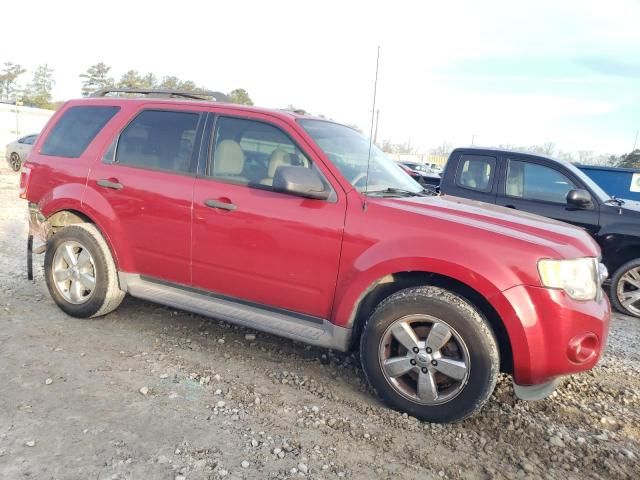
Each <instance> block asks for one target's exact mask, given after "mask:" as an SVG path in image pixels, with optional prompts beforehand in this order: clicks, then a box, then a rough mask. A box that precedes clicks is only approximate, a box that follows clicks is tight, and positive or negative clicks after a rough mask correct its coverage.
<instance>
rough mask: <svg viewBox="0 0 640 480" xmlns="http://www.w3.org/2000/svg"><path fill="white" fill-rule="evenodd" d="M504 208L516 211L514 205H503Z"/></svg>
mask: <svg viewBox="0 0 640 480" xmlns="http://www.w3.org/2000/svg"><path fill="white" fill-rule="evenodd" d="M505 207H507V208H513V209H514V210H517V208H516V207H515V205H505Z"/></svg>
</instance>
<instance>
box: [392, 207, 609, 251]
mask: <svg viewBox="0 0 640 480" xmlns="http://www.w3.org/2000/svg"><path fill="white" fill-rule="evenodd" d="M383 202H384V204H385V206H387V207H389V208H394V209H399V210H403V211H405V212H411V213H413V214H416V215H420V216H423V217H430V218H432V219H434V220H435V219H440V220H442V221H445V222H454V223H456V224H460V225H464V226H467V227H469V229H475V230H482V231H484V232H492V233H495V234H498V235H502V236H506V237H510V238H513V239H515V240H519V241H522V242H526V243H529V244H535V245H539V246H541V247H544V248H545V249H547V251H548V249H551V250H553V251H554V252H556V254H557V255H555V257H556V258H576V257H583V256H589V257H597V256H599V255H600V248H599V247H598V245H597V243H596V242H595V240H593V239H592V238H591V236H590V235H589V234H588V233H587V232H586V231H585V230H584V229H582V228H579V227H576V226H573V225H570V224H568V223H564V222H558V221H556V220H552V219H549V218H546V217H541V216H539V215H534V214H531V213H526V212H521V211H518V210H513V209H510V208H505V207H500V206H497V205H493V204H489V203H484V202H478V201H475V200H469V199H466V198H460V197H453V196H450V195H440V196H433V197H408V198H393V199H391V198H387V199H384V200H383ZM470 234H472V232H470Z"/></svg>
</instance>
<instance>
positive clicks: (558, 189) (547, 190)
mask: <svg viewBox="0 0 640 480" xmlns="http://www.w3.org/2000/svg"><path fill="white" fill-rule="evenodd" d="M573 188H576V186H575V185H574V183H573V182H572V181H571V180H569V179H568V178H567V177H566V176H564V175H563V174H562V173H560V172H558V171H557V170H554V169H553V168H549V167H545V166H544V165H538V164H536V163H530V162H521V161H519V160H509V169H508V172H507V181H506V185H505V193H506V194H507V195H508V196H510V197H519V198H522V199H524V200H542V201H546V202H553V203H566V201H567V193H569V190H571V189H573Z"/></svg>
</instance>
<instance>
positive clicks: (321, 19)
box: [0, 0, 640, 154]
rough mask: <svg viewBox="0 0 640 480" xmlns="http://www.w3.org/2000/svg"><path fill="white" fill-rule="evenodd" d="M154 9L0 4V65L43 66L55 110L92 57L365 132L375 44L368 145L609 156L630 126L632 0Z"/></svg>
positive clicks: (635, 121) (638, 30)
mask: <svg viewBox="0 0 640 480" xmlns="http://www.w3.org/2000/svg"><path fill="white" fill-rule="evenodd" d="M163 4H164V2H160V1H156V2H143V1H132V0H129V1H126V2H125V1H120V0H116V1H110V2H96V1H91V0H85V1H82V2H52V1H29V0H21V1H20V2H18V1H11V2H9V1H5V2H3V5H2V18H3V22H2V24H3V26H2V38H3V39H2V41H0V62H2V63H4V62H5V61H9V60H10V61H13V62H18V63H21V64H23V65H24V66H25V67H27V68H29V69H33V68H35V67H36V66H37V65H38V64H42V63H48V64H49V65H50V66H52V67H54V68H55V79H56V86H55V90H54V97H55V99H68V98H72V97H78V96H79V95H80V79H79V78H78V75H79V74H80V73H81V72H82V71H84V70H86V68H87V67H88V66H90V65H91V64H94V63H97V62H99V61H103V62H105V63H107V64H108V65H111V66H112V67H113V68H112V73H113V75H114V76H115V77H116V78H118V77H119V76H120V75H122V74H123V73H124V72H125V71H126V70H129V69H136V70H138V71H139V72H141V73H146V72H153V73H154V74H156V75H157V76H159V77H162V76H164V75H176V76H178V77H180V78H182V79H185V80H193V81H195V82H196V83H198V84H200V85H204V86H206V87H209V88H211V89H214V90H220V91H224V92H228V91H230V90H232V89H234V88H237V87H242V88H245V89H247V90H248V91H249V94H250V95H251V97H252V98H253V100H254V101H255V103H256V104H257V105H261V106H267V107H278V108H281V107H285V106H287V105H288V104H293V105H295V106H297V107H301V108H304V109H306V110H308V111H310V112H313V113H316V114H324V115H325V116H328V117H331V118H333V119H335V120H337V121H341V122H344V123H350V124H356V125H358V126H360V128H362V129H363V130H364V131H366V132H368V130H369V122H370V111H371V100H372V91H373V78H374V71H375V55H376V47H377V45H380V46H381V54H380V76H379V84H378V105H377V107H378V108H379V109H380V124H379V138H391V139H392V140H393V141H395V142H405V141H407V140H408V139H411V143H412V144H413V145H416V146H417V147H419V148H420V149H422V150H426V149H428V148H431V147H435V146H437V145H438V144H440V143H442V142H443V141H449V142H452V143H453V144H454V145H465V144H469V143H470V142H471V137H472V135H473V136H475V143H476V144H481V145H498V144H515V145H531V144H537V143H544V142H555V143H556V145H557V146H558V148H560V149H562V150H574V151H577V150H593V151H596V152H601V153H604V152H611V153H617V154H619V153H624V152H627V151H629V150H630V149H631V148H632V146H633V142H634V136H635V132H636V130H637V129H640V0H609V1H606V2H605V1H602V0H596V1H591V0H579V1H578V0H575V1H573V0H562V1H561V0H552V1H546V0H535V1H530V2H526V1H514V0H512V1H504V2H503V1H487V0H482V1H465V2H455V1H446V2H445V1H441V2H426V1H419V2H403V1H385V2H377V1H366V2H355V1H351V2H350V1H347V0H342V1H338V2H334V1H329V0H323V1H321V2H310V1H294V2H278V1H275V0H274V1H260V0H256V1H243V0H234V1H228V2H215V1H208V2H204V1H203V2H196V1H189V0H182V1H179V2H170V3H167V5H168V6H167V7H163V6H162V5H163ZM169 5H170V6H169ZM30 74H31V72H29V73H28V74H26V75H25V76H24V79H25V80H27V81H28V76H29V75H30ZM638 143H639V144H640V140H639V142H638Z"/></svg>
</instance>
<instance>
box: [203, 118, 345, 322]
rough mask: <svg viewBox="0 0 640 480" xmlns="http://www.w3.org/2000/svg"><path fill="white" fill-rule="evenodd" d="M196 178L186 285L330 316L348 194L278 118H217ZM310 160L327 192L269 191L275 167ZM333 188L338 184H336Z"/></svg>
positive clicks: (299, 163)
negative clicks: (312, 195)
mask: <svg viewBox="0 0 640 480" xmlns="http://www.w3.org/2000/svg"><path fill="white" fill-rule="evenodd" d="M209 133H211V134H212V136H213V138H212V141H211V142H210V143H211V148H210V152H209V153H208V155H207V156H208V159H209V161H208V162H207V167H206V171H205V172H204V176H202V177H201V178H198V179H196V184H195V190H194V222H193V266H192V268H193V285H194V286H195V287H198V288H201V289H205V290H208V291H210V292H214V293H217V294H222V295H224V296H229V297H233V298H235V299H240V300H243V301H248V302H251V303H256V304H259V305H262V306H267V307H271V308H277V309H284V310H289V311H292V312H297V313H303V314H307V315H311V316H314V317H319V318H325V319H327V318H329V317H330V314H331V305H332V300H333V295H334V292H335V285H336V278H337V274H338V262H339V258H340V248H341V242H342V234H343V226H344V216H345V210H346V199H345V197H344V195H343V193H342V192H341V191H339V186H337V185H336V186H334V187H332V186H331V185H330V182H329V181H328V180H327V179H328V178H329V175H328V172H326V171H324V172H323V171H322V168H321V167H322V166H321V165H318V164H317V163H314V162H313V158H312V157H311V156H310V155H308V154H307V153H305V152H304V151H303V150H302V149H301V148H300V147H301V145H303V142H304V141H303V140H302V138H301V137H299V136H298V135H297V134H296V132H295V130H294V129H293V128H291V127H289V126H288V125H286V124H285V123H284V122H281V121H280V120H277V119H274V118H273V117H270V116H266V115H264V116H259V115H257V114H255V113H252V119H251V120H249V119H246V118H238V117H231V116H218V117H217V118H216V121H215V129H214V131H213V132H209ZM282 165H284V166H288V165H291V166H305V167H307V168H314V169H316V171H317V172H319V174H320V175H321V177H322V178H323V181H325V182H326V187H327V188H328V189H331V190H332V194H331V197H330V198H329V199H328V200H314V199H307V198H302V197H299V196H294V195H290V194H284V193H278V192H274V191H272V189H271V183H272V181H273V176H274V174H275V171H276V170H277V168H278V167H279V166H282ZM336 187H338V188H336Z"/></svg>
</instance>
